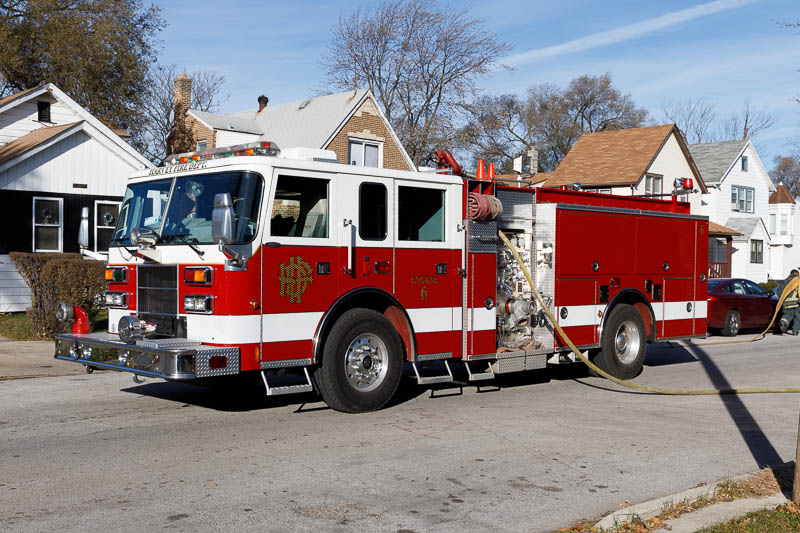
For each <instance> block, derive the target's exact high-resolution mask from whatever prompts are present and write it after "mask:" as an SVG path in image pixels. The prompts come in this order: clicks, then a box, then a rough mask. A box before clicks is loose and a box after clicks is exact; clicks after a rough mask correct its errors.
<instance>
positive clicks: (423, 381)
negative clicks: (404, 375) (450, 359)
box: [411, 359, 453, 385]
mask: <svg viewBox="0 0 800 533" xmlns="http://www.w3.org/2000/svg"><path fill="white" fill-rule="evenodd" d="M411 366H412V367H414V374H416V375H417V384H418V385H431V384H433V383H452V381H453V373H452V372H451V371H450V365H449V364H447V359H444V367H445V368H446V369H447V374H446V375H441V376H423V375H420V373H419V369H418V368H417V363H411Z"/></svg>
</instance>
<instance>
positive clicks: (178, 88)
mask: <svg viewBox="0 0 800 533" xmlns="http://www.w3.org/2000/svg"><path fill="white" fill-rule="evenodd" d="M174 83H175V86H174V87H175V90H174V93H175V94H174V97H173V98H174V100H173V110H174V112H175V124H174V126H173V128H172V131H171V132H170V133H169V135H168V136H167V154H168V155H169V154H175V153H179V152H188V151H190V150H191V149H192V145H193V139H192V135H191V132H190V131H189V130H188V128H187V127H186V112H187V111H188V110H189V108H190V107H191V104H192V80H191V79H190V78H189V77H188V76H187V75H186V74H178V77H177V78H175V82H174Z"/></svg>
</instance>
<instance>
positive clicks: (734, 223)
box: [725, 217, 767, 240]
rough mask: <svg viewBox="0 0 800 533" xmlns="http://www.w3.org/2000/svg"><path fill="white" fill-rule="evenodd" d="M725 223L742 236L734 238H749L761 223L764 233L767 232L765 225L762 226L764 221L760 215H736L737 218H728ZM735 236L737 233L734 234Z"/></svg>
mask: <svg viewBox="0 0 800 533" xmlns="http://www.w3.org/2000/svg"><path fill="white" fill-rule="evenodd" d="M725 225H726V226H727V227H728V228H730V229H732V230H734V231H736V232H737V233H738V234H739V235H738V236H741V237H743V238H740V239H736V238H734V240H749V239H750V237H751V236H752V235H753V232H755V230H756V228H757V227H758V226H759V225H761V226H762V227H763V228H764V233H766V232H767V228H766V226H764V222H763V221H762V220H761V217H737V218H729V219H728V220H727V222H725ZM734 237H737V235H734Z"/></svg>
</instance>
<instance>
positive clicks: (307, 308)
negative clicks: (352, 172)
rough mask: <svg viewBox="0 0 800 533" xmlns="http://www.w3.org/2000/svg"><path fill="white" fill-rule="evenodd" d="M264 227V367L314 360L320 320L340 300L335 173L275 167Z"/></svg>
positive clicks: (262, 282)
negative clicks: (299, 360) (279, 362)
mask: <svg viewBox="0 0 800 533" xmlns="http://www.w3.org/2000/svg"><path fill="white" fill-rule="evenodd" d="M273 172H274V174H273V179H272V186H271V190H270V192H269V200H268V202H269V204H268V209H269V213H268V217H267V227H266V228H265V230H264V242H263V245H262V250H263V267H262V272H263V274H262V281H261V291H262V313H263V314H262V334H261V337H262V342H263V345H262V346H263V348H262V354H261V361H262V366H263V362H264V361H283V360H290V359H310V358H311V356H312V345H313V338H314V334H315V332H316V328H317V324H318V323H319V321H320V319H321V318H322V315H323V313H324V312H325V310H326V309H327V308H328V307H329V306H330V304H331V302H333V300H334V299H335V298H336V294H337V287H336V283H337V280H336V273H337V272H338V271H339V270H338V269H339V263H338V259H337V238H338V234H337V231H336V228H335V227H334V221H336V220H338V219H339V214H338V206H337V201H336V200H337V190H336V180H335V179H334V178H335V174H328V173H320V172H309V171H305V170H298V169H280V168H276V169H274V171H273Z"/></svg>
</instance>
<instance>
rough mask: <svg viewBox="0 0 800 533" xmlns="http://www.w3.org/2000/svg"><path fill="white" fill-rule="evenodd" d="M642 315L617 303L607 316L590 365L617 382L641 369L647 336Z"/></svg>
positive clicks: (633, 375)
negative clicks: (616, 379)
mask: <svg viewBox="0 0 800 533" xmlns="http://www.w3.org/2000/svg"><path fill="white" fill-rule="evenodd" d="M646 331H647V330H646V329H645V327H644V321H643V320H642V315H640V314H639V311H637V310H636V309H635V308H634V307H633V306H630V305H627V304H620V305H618V306H616V307H615V308H614V309H613V310H612V311H611V314H610V315H609V316H608V320H607V321H606V324H605V327H604V328H603V338H602V340H601V341H600V353H599V354H598V355H597V357H595V359H594V364H596V365H597V366H598V367H600V368H601V369H603V370H605V371H606V372H608V373H609V374H611V375H612V376H614V377H615V378H618V379H631V378H633V377H636V376H637V375H638V374H639V372H641V370H642V365H643V364H644V357H645V352H646V351H647V334H646Z"/></svg>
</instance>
